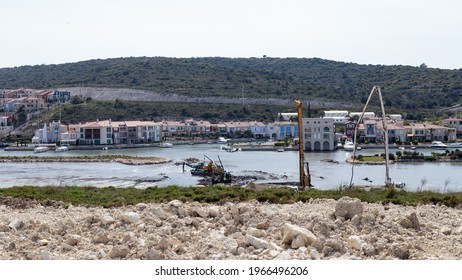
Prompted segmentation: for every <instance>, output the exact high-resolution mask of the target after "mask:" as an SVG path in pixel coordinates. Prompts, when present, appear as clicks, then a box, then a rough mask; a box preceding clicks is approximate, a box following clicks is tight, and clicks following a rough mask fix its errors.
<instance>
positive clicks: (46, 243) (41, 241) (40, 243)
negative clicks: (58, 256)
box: [37, 239, 50, 246]
mask: <svg viewBox="0 0 462 280" xmlns="http://www.w3.org/2000/svg"><path fill="white" fill-rule="evenodd" d="M37 243H38V245H40V246H46V245H48V243H50V241H48V240H46V239H39V240H37Z"/></svg>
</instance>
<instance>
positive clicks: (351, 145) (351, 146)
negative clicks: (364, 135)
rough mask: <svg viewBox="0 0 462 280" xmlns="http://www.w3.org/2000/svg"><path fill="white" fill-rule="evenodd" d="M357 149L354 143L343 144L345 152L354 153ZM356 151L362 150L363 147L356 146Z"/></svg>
mask: <svg viewBox="0 0 462 280" xmlns="http://www.w3.org/2000/svg"><path fill="white" fill-rule="evenodd" d="M354 148H355V144H354V143H353V142H352V141H348V140H347V141H345V144H343V149H344V150H345V151H353V150H354ZM356 150H361V147H358V146H356Z"/></svg>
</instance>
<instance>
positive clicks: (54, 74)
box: [0, 57, 462, 112]
mask: <svg viewBox="0 0 462 280" xmlns="http://www.w3.org/2000/svg"><path fill="white" fill-rule="evenodd" d="M461 78H462V69H459V70H443V69H434V68H427V67H425V65H422V66H421V67H411V66H383V65H359V64H354V63H343V62H335V61H329V60H323V59H318V58H269V57H265V58H221V57H206V58H165V57H136V58H134V57H130V58H115V59H105V60H100V59H98V60H89V61H82V62H77V63H67V64H59V65H37V66H23V67H15V68H2V69H0V87H3V88H18V87H32V88H58V87H80V86H85V87H116V88H132V89H141V90H149V91H151V92H154V93H158V94H162V95H169V94H177V95H183V96H190V97H225V98H239V97H241V96H242V95H243V94H245V97H248V98H278V99H288V98H290V99H291V98H295V97H299V98H303V99H308V100H309V99H316V100H325V101H336V102H348V103H353V104H361V103H364V102H365V100H366V98H367V96H368V95H369V93H370V90H371V88H372V87H373V86H374V85H380V86H381V89H382V93H383V95H384V99H385V103H386V106H387V107H388V108H396V109H400V110H403V111H407V112H413V111H414V109H418V108H419V109H421V108H424V109H430V110H434V109H438V108H443V107H449V106H453V105H455V104H458V103H462V95H461V91H462V79H461Z"/></svg>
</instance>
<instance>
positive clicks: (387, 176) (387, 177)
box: [350, 86, 393, 187]
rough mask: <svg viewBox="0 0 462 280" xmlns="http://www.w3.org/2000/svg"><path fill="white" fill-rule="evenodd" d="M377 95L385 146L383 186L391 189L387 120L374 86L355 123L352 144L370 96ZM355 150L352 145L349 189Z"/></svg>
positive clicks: (380, 98)
mask: <svg viewBox="0 0 462 280" xmlns="http://www.w3.org/2000/svg"><path fill="white" fill-rule="evenodd" d="M374 94H377V96H378V98H379V103H380V109H381V111H382V126H383V128H382V130H383V135H384V145H385V186H386V187H392V186H393V185H392V183H391V179H390V174H389V173H390V172H389V170H390V166H389V165H390V162H389V153H388V128H387V119H386V115H385V107H384V105H383V100H382V92H381V91H380V87H379V86H374V87H373V88H372V91H371V93H370V94H369V97H368V98H367V101H366V104H365V105H364V109H363V111H362V113H361V115H360V116H359V118H358V121H357V122H356V127H355V133H354V139H353V142H354V143H356V140H357V134H358V127H359V124H360V122H361V121H362V119H363V117H364V113H365V112H366V109H367V106H368V105H369V102H370V101H371V97H372V95H374ZM356 150H357V145H354V148H353V158H352V166H351V179H350V187H351V186H353V174H354V164H355V159H356Z"/></svg>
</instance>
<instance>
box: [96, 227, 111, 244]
mask: <svg viewBox="0 0 462 280" xmlns="http://www.w3.org/2000/svg"><path fill="white" fill-rule="evenodd" d="M92 240H93V242H94V243H103V244H107V243H108V242H109V238H108V236H107V234H106V231H104V230H98V231H97V232H96V233H95V234H94V235H93V239H92Z"/></svg>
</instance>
